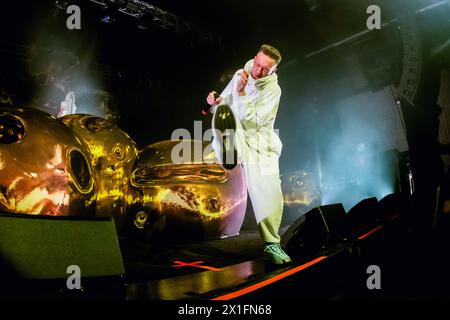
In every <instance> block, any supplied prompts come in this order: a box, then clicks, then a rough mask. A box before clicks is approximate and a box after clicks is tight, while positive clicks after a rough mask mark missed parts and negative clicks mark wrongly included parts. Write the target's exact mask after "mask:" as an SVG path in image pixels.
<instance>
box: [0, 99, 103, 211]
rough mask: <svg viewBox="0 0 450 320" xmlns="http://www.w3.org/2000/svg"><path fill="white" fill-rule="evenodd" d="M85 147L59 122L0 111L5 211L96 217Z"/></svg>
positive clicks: (0, 203) (31, 112)
mask: <svg viewBox="0 0 450 320" xmlns="http://www.w3.org/2000/svg"><path fill="white" fill-rule="evenodd" d="M83 150H84V149H83V145H82V144H81V142H80V141H79V140H78V139H76V138H75V137H74V135H73V134H72V132H71V131H70V130H69V128H67V127H66V126H65V125H64V124H63V123H62V122H61V121H59V120H58V119H56V118H55V117H53V116H51V115H49V114H47V113H45V112H42V111H39V110H35V109H19V108H9V107H8V108H0V209H1V210H3V211H6V212H11V213H24V214H42V215H54V216H92V215H94V206H95V188H94V181H93V178H92V168H91V167H90V165H89V163H88V162H87V159H86V156H85V154H84V151H83Z"/></svg>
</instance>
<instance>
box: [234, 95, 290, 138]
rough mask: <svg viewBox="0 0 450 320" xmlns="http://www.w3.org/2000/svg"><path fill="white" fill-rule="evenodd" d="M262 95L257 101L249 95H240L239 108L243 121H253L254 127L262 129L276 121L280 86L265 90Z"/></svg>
mask: <svg viewBox="0 0 450 320" xmlns="http://www.w3.org/2000/svg"><path fill="white" fill-rule="evenodd" d="M264 91H266V92H263V93H262V97H259V98H257V99H256V100H255V101H252V99H251V98H250V97H249V96H248V95H243V96H238V110H239V116H240V118H241V120H242V121H249V122H252V127H254V128H256V129H260V128H262V127H265V126H266V125H268V124H272V122H273V121H274V119H275V117H276V115H277V111H278V106H279V103H280V98H281V89H280V87H278V86H275V87H272V88H270V90H264Z"/></svg>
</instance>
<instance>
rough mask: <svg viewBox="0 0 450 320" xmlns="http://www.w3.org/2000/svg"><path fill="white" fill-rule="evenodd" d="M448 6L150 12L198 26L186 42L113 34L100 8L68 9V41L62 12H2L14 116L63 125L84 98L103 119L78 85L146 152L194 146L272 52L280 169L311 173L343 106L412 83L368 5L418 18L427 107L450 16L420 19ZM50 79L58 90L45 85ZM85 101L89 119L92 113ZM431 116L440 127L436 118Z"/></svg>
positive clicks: (177, 7) (286, 4) (441, 13)
mask: <svg viewBox="0 0 450 320" xmlns="http://www.w3.org/2000/svg"><path fill="white" fill-rule="evenodd" d="M440 2H442V1H436V0H434V1H432V0H414V1H411V0H395V1H392V0H390V1H387V0H384V1H383V0H379V1H366V0H333V1H329V0H323V1H316V3H318V4H319V6H318V7H317V8H316V9H314V10H311V7H310V6H309V5H308V3H311V1H266V0H263V1H239V0H227V1H174V0H164V1H162V0H155V1H153V0H152V1H150V0H149V1H148V3H151V4H152V5H155V6H157V7H159V8H161V9H163V10H166V11H168V12H170V13H172V14H174V15H176V16H177V17H178V18H180V19H183V20H184V21H187V22H188V23H189V24H190V25H191V30H190V31H179V32H176V31H170V30H164V29H162V28H160V27H157V26H151V27H150V28H149V29H147V30H141V29H139V28H137V26H136V20H135V19H133V18H131V17H129V16H126V15H124V14H119V15H118V17H117V20H116V21H115V23H112V24H109V25H107V24H105V23H103V22H101V21H100V18H101V16H102V14H103V13H102V10H101V9H102V7H101V6H100V5H98V4H96V3H94V2H92V1H69V3H73V4H78V5H79V6H80V8H81V30H68V29H67V28H66V26H65V24H66V19H67V17H68V14H66V13H64V12H63V11H61V10H59V9H58V8H57V7H56V6H55V1H14V2H4V3H2V5H1V6H2V8H1V13H0V14H1V19H0V32H1V38H0V54H1V56H0V67H1V69H0V84H1V86H2V88H4V90H6V91H7V92H9V94H10V95H11V96H12V97H13V98H14V103H15V104H16V105H18V106H27V107H36V108H41V109H44V110H47V111H48V112H50V113H53V114H55V113H57V111H58V108H59V103H60V101H62V100H63V99H64V97H65V94H66V92H67V91H69V90H74V91H75V93H76V95H77V106H78V112H86V113H93V112H95V111H96V110H93V109H92V105H94V106H95V103H96V102H95V101H97V100H95V99H94V100H93V101H94V102H92V99H91V100H89V99H88V98H86V97H83V92H82V90H81V89H79V87H80V84H83V85H84V86H85V87H89V88H91V89H93V90H94V91H95V90H98V91H101V92H103V93H105V92H106V93H107V95H108V97H109V102H108V103H109V107H110V108H111V109H112V110H114V112H115V114H116V116H117V118H116V120H117V122H118V124H119V126H120V127H121V128H122V129H124V130H125V131H126V132H128V133H129V134H130V136H131V137H132V138H133V139H134V140H135V141H136V142H137V143H138V145H139V146H140V147H142V146H145V145H147V144H150V143H153V142H156V141H160V140H166V139H170V136H171V133H172V132H173V131H174V130H175V129H177V128H186V129H188V130H189V131H190V132H192V134H193V127H194V121H203V130H206V129H207V128H209V127H210V116H207V117H204V116H202V115H201V114H200V109H201V108H202V107H203V105H204V104H205V97H206V95H207V93H208V92H209V91H211V90H217V91H220V90H221V89H222V88H223V87H224V86H225V85H226V83H227V80H226V79H227V78H226V75H227V74H229V73H230V72H233V71H235V70H236V69H238V68H241V67H242V66H243V65H244V63H245V62H246V61H247V60H248V59H250V58H253V56H254V55H255V53H256V51H257V50H258V48H259V47H260V45H261V44H262V43H269V44H272V45H273V46H275V47H277V48H278V49H279V50H280V51H281V53H282V56H283V60H282V62H281V64H280V66H279V70H278V75H279V82H280V86H281V88H282V91H283V94H282V98H281V103H280V108H279V112H278V117H277V121H276V124H275V125H276V128H279V130H280V136H281V139H282V141H283V143H284V149H283V155H282V158H281V169H282V171H290V170H299V169H308V168H310V167H311V166H313V165H314V164H313V163H314V159H315V158H316V156H315V152H317V137H318V134H321V133H323V132H326V131H330V130H331V131H333V132H338V131H339V130H340V124H339V123H338V122H337V121H336V110H335V104H334V102H335V101H336V100H338V99H342V98H345V97H349V96H352V95H356V94H359V93H361V92H365V91H376V90H379V89H380V88H382V87H383V86H386V85H391V84H393V85H396V84H398V81H399V79H400V77H401V74H402V72H404V70H402V59H403V58H404V57H403V52H402V39H401V36H400V34H399V31H398V30H399V29H398V23H395V22H393V23H391V24H390V25H388V26H386V27H385V28H383V29H382V30H381V31H378V30H375V31H372V32H368V31H367V28H366V19H367V17H368V14H367V13H366V9H367V7H368V6H369V5H371V4H376V5H379V6H380V7H381V10H382V22H389V21H392V20H393V19H396V18H398V17H401V16H408V15H412V16H417V17H418V18H417V21H418V24H419V26H420V33H421V40H422V46H423V48H422V49H423V53H424V54H423V65H427V67H426V71H427V72H423V73H422V76H423V77H425V76H426V75H428V74H431V75H430V76H429V79H431V81H428V79H427V80H426V81H425V80H423V81H422V83H423V84H428V87H426V86H425V85H423V86H422V87H423V88H424V89H422V91H423V92H425V93H424V94H422V96H425V98H424V99H423V100H424V101H425V102H423V103H422V104H423V105H426V104H427V103H428V102H427V101H432V100H433V99H435V98H437V93H436V92H438V90H437V89H438V88H439V80H438V76H437V75H438V71H439V70H440V69H441V68H443V67H444V66H446V63H447V60H448V58H447V57H448V54H445V52H447V53H448V50H447V51H444V53H441V54H440V56H439V55H437V56H436V55H435V56H431V54H430V52H431V50H432V49H433V48H436V47H439V46H440V45H442V44H444V43H445V41H446V40H447V39H448V35H449V32H448V30H449V18H448V17H449V15H448V7H449V5H448V3H447V4H446V5H441V6H440V7H438V8H437V9H429V10H427V11H426V12H425V13H423V14H421V15H420V17H419V15H418V14H414V12H415V11H417V10H418V9H421V8H426V7H429V6H432V5H433V4H438V3H440ZM361 32H362V33H364V34H363V35H362V36H360V37H356V38H355V39H354V40H352V41H343V40H345V39H347V40H348V39H349V38H350V37H352V36H355V35H356V34H358V33H361ZM339 42H340V43H341V44H340V45H336V46H335V47H334V48H333V49H331V50H326V51H324V52H322V53H320V54H316V55H314V54H313V55H310V54H311V53H314V52H315V51H317V50H320V49H322V48H325V47H327V46H329V45H331V44H334V43H339ZM306 57H309V58H306ZM428 65H431V66H432V67H428ZM355 66H358V67H357V68H356V69H355ZM436 66H437V67H436ZM355 70H356V72H355ZM424 70H425V69H424ZM436 70H437V71H436ZM428 71H429V72H428ZM42 74H44V76H45V75H47V76H48V77H49V78H50V80H48V81H44V80H45V79H44V80H42V79H41V78H40V77H42V76H43V75H42ZM221 78H222V81H221ZM52 79H53V80H52ZM224 79H225V80H224ZM361 79H363V80H361ZM436 80H437V81H436ZM433 81H435V82H433ZM56 83H62V84H63V85H64V88H65V89H64V90H61V89H60V88H58V87H57V86H55V84H56ZM432 83H437V85H434V86H433V85H431V84H432ZM430 87H431V89H432V90H430ZM419 92H420V90H419ZM83 99H84V100H83ZM427 99H428V100H427ZM86 100H89V101H90V104H89V106H90V107H89V108H87V107H85V106H84V105H83V101H86ZM425 114H428V111H425ZM429 114H430V115H431V116H430V117H431V118H435V114H436V113H435V112H434V111H430V112H429ZM421 117H422V116H420V117H419V118H421ZM419 127H420V125H419ZM320 140H321V141H322V140H326V137H323V136H320ZM325 148H326V147H325Z"/></svg>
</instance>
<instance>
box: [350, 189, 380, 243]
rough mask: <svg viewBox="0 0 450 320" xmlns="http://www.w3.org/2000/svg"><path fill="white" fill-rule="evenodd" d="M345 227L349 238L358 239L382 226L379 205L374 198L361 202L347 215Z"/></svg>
mask: <svg viewBox="0 0 450 320" xmlns="http://www.w3.org/2000/svg"><path fill="white" fill-rule="evenodd" d="M346 220H347V221H346V226H347V228H348V234H349V235H350V237H359V236H361V235H363V234H364V233H366V232H368V231H370V230H371V229H373V228H375V227H377V226H378V225H380V224H382V216H381V210H380V204H379V202H378V200H377V198H375V197H371V198H367V199H364V200H361V201H360V202H358V203H357V204H355V205H354V206H353V207H352V208H351V209H350V210H349V211H348V213H347V219H346Z"/></svg>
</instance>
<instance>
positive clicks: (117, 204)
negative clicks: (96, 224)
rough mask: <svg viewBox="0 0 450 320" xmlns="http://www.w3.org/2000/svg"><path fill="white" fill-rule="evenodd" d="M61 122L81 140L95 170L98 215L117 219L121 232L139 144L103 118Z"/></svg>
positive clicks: (71, 118)
mask: <svg viewBox="0 0 450 320" xmlns="http://www.w3.org/2000/svg"><path fill="white" fill-rule="evenodd" d="M61 120H62V121H63V122H64V123H65V124H66V125H67V126H68V127H69V128H70V129H71V130H72V132H73V133H74V135H75V136H76V137H77V138H78V139H79V140H80V141H81V144H82V145H83V147H84V150H86V151H85V153H86V157H87V159H88V161H89V163H90V165H91V167H92V168H93V178H94V182H95V185H96V189H97V194H96V207H95V209H96V215H97V216H99V217H114V218H115V220H116V223H117V225H118V228H119V229H121V228H122V227H123V222H124V220H125V213H126V210H127V206H128V205H129V204H130V203H131V202H132V201H133V198H132V197H131V196H128V190H129V185H130V181H129V179H130V176H131V172H132V169H133V164H134V161H135V160H136V157H137V154H138V152H137V148H136V144H135V143H134V141H133V140H132V139H131V138H130V137H129V136H128V134H126V133H125V132H124V131H122V130H121V129H120V128H118V127H117V126H116V125H113V124H111V123H110V122H108V121H107V120H105V119H103V118H99V117H96V116H92V115H85V114H72V115H67V116H64V117H62V118H61Z"/></svg>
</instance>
